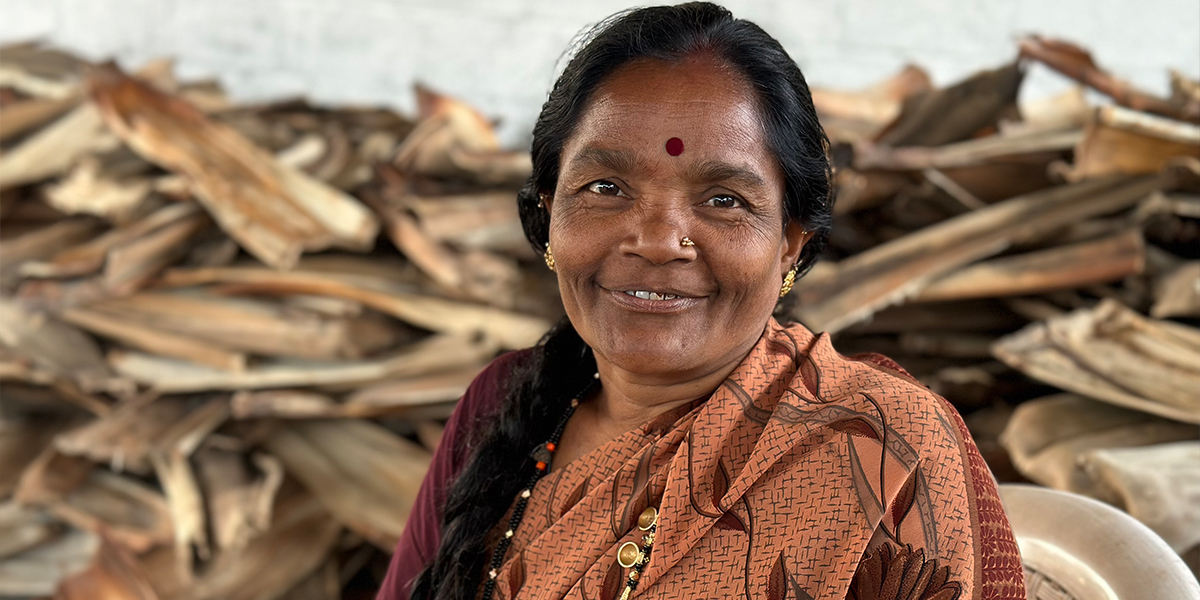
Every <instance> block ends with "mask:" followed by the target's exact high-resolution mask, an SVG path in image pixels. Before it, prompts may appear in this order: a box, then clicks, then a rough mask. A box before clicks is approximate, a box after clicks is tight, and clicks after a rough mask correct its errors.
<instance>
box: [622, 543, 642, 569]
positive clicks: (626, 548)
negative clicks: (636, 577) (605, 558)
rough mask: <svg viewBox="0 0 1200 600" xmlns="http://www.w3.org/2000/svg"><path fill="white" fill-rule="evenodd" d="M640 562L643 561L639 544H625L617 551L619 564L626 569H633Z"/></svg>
mask: <svg viewBox="0 0 1200 600" xmlns="http://www.w3.org/2000/svg"><path fill="white" fill-rule="evenodd" d="M640 560H642V549H641V548H639V547H638V545H637V542H625V543H624V544H621V548H620V549H618V550H617V563H618V564H620V565H621V566H622V567H625V568H626V569H629V568H632V567H633V565H636V564H638V561H640Z"/></svg>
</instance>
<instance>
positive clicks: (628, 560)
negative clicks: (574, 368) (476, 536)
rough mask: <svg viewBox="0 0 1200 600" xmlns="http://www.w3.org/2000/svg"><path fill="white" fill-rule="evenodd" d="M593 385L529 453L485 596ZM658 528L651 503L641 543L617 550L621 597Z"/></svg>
mask: <svg viewBox="0 0 1200 600" xmlns="http://www.w3.org/2000/svg"><path fill="white" fill-rule="evenodd" d="M593 377H594V379H596V380H597V381H598V380H599V379H600V374H599V373H596V374H595V375H594V376H593ZM593 385H595V384H594V383H593V384H590V385H588V386H587V387H586V388H584V390H583V392H581V393H580V394H579V397H577V398H571V402H570V404H568V405H567V410H566V411H565V412H564V413H563V416H562V418H560V419H559V420H558V425H556V426H555V427H554V431H553V432H552V433H551V434H550V439H549V440H547V441H546V443H544V444H538V445H537V446H535V447H534V448H533V451H532V452H530V455H531V456H532V457H533V459H534V460H535V461H536V462H535V463H534V466H533V474H532V475H531V476H530V477H529V483H528V484H526V485H525V488H524V489H522V490H521V492H520V493H519V494H517V503H516V505H515V506H514V507H513V512H512V516H511V517H509V519H508V529H507V530H506V531H505V532H504V537H503V538H501V539H500V543H499V544H496V550H495V551H494V552H493V553H492V562H491V564H490V565H489V566H488V572H487V581H486V582H485V583H484V584H483V600H491V598H492V594H493V593H495V591H496V577H497V576H499V575H500V566H501V565H503V564H504V556H505V555H506V554H508V547H509V546H511V545H512V539H513V535H515V534H516V531H517V527H518V526H519V525H520V524H521V518H522V517H523V516H525V506H526V505H528V504H529V497H530V496H532V495H533V486H535V485H537V482H538V480H540V479H541V478H542V476H544V475H545V474H546V472H547V471H549V470H550V462H551V459H553V458H554V451H555V450H557V449H558V440H559V438H561V437H562V433H563V429H564V428H565V427H566V426H567V421H568V420H570V419H571V415H573V414H575V409H576V408H578V407H579V398H583V397H584V396H586V395H587V393H588V392H589V391H590V390H591V389H592V386H593ZM657 528H658V511H657V510H655V509H654V507H649V508H647V509H646V510H644V511H642V514H641V515H640V516H638V529H641V530H642V531H645V532H646V534H645V535H644V536H642V545H641V547H638V544H637V543H636V542H625V543H624V544H621V547H620V549H618V550H617V562H618V563H619V564H620V565H621V566H622V567H624V568H626V569H630V571H629V576H628V578H627V579H626V581H625V591H624V592H623V593H622V594H621V600H628V598H629V595H630V594H631V593H633V590H634V589H636V588H637V585H638V580H639V579H640V578H641V575H642V570H643V569H645V568H646V564H647V563H648V562H650V550H651V548H652V546H653V545H654V532H655V531H656V530H657Z"/></svg>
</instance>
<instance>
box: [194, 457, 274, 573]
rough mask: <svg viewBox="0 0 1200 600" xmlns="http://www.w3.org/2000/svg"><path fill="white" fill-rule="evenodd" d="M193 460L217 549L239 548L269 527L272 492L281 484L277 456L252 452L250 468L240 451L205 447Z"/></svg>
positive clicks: (272, 499)
mask: <svg viewBox="0 0 1200 600" xmlns="http://www.w3.org/2000/svg"><path fill="white" fill-rule="evenodd" d="M194 460H195V464H196V476H197V479H198V480H199V482H200V487H201V489H202V490H203V491H204V498H205V506H207V507H208V520H209V522H210V523H211V524H212V532H213V543H214V545H215V546H216V547H217V549H218V550H219V551H228V550H237V549H240V548H243V547H245V546H246V544H248V543H249V542H250V540H251V539H253V538H254V537H256V536H258V535H260V534H262V533H264V532H266V531H267V530H268V529H269V528H270V525H271V514H272V507H273V505H274V500H275V495H276V493H278V491H279V487H280V485H281V484H282V483H283V465H282V464H281V463H280V462H279V459H277V458H275V457H274V456H271V455H269V454H263V453H255V454H254V455H252V456H251V460H252V462H253V464H254V466H255V467H256V469H252V468H251V466H250V464H249V462H248V461H247V460H246V457H245V456H243V455H242V454H241V453H237V452H231V451H228V450H222V449H220V448H216V447H211V446H206V447H204V448H201V449H200V450H199V451H198V452H196V454H195V458H194ZM256 471H257V472H256Z"/></svg>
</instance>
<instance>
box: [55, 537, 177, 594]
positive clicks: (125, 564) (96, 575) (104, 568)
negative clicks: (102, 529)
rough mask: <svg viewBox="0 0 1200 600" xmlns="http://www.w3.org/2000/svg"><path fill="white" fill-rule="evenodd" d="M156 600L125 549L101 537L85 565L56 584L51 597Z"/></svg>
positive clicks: (146, 577)
mask: <svg viewBox="0 0 1200 600" xmlns="http://www.w3.org/2000/svg"><path fill="white" fill-rule="evenodd" d="M93 598H103V599H104V600H159V595H158V593H156V592H155V591H154V588H153V587H152V586H151V585H150V579H149V576H148V575H147V574H146V573H145V571H143V569H142V567H141V565H140V564H139V563H138V561H137V559H136V558H135V557H134V556H133V554H132V553H130V552H129V550H127V549H125V548H122V547H121V546H120V545H119V544H113V543H111V542H109V541H108V540H107V539H105V538H103V537H101V544H100V548H99V549H98V550H97V551H96V554H95V557H94V558H93V559H92V563H91V565H89V566H88V568H87V569H84V570H83V571H80V572H79V573H76V574H75V575H72V576H71V577H68V578H66V579H64V580H63V581H62V583H61V584H59V586H58V589H57V590H56V591H55V593H54V600H91V599H93Z"/></svg>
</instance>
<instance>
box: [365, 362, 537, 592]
mask: <svg viewBox="0 0 1200 600" xmlns="http://www.w3.org/2000/svg"><path fill="white" fill-rule="evenodd" d="M532 351H533V350H532V349H526V350H519V351H516V352H509V353H507V354H504V355H502V356H500V357H499V358H497V359H496V360H494V361H492V363H491V364H490V365H488V366H487V368H485V369H484V370H483V371H482V372H481V373H480V374H479V375H478V376H477V377H476V378H475V381H472V382H471V385H470V386H469V387H468V388H467V392H466V393H465V394H463V397H462V399H461V400H459V401H458V405H457V406H456V407H455V408H454V413H453V414H451V415H450V420H449V421H448V422H447V423H446V430H445V432H444V433H443V434H442V441H441V443H440V444H438V448H437V450H436V451H435V452H434V453H433V462H432V463H431V464H430V465H429V472H427V473H426V474H425V480H424V481H423V482H422V483H421V491H420V492H418V493H417V500H416V502H415V503H414V504H413V509H412V512H411V513H410V514H409V516H408V523H407V524H406V525H405V527H404V534H403V535H401V536H400V543H399V544H397V545H396V553H395V554H393V555H392V563H391V565H390V566H389V567H388V572H387V576H386V577H384V580H383V585H382V586H381V587H380V588H379V594H378V595H377V596H375V600H408V595H409V591H410V590H411V589H412V584H413V580H415V579H416V578H417V575H418V574H420V573H421V571H422V570H423V569H424V568H425V565H426V564H427V563H429V562H430V561H432V560H433V557H434V555H436V554H437V549H438V544H439V543H440V542H441V540H442V508H443V507H444V506H445V505H446V488H448V487H449V486H450V483H451V482H453V481H454V477H455V476H456V475H458V472H459V471H461V470H462V468H463V466H464V465H465V464H466V462H467V460H468V459H469V458H470V457H471V452H472V451H473V450H474V449H475V446H474V444H475V443H476V442H477V440H475V439H473V438H474V437H475V436H474V434H475V432H477V431H480V427H481V424H482V423H483V421H484V420H485V419H487V418H489V417H490V416H492V415H493V414H494V413H495V411H496V409H497V408H498V407H499V404H500V400H501V399H502V398H503V397H504V396H503V394H502V393H501V392H502V391H503V390H504V387H505V385H504V384H505V382H506V380H507V379H508V376H509V374H510V373H511V372H512V369H513V367H514V366H515V365H516V364H518V363H519V362H520V361H522V360H525V359H526V357H528V356H529V355H530V354H531V353H532Z"/></svg>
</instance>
